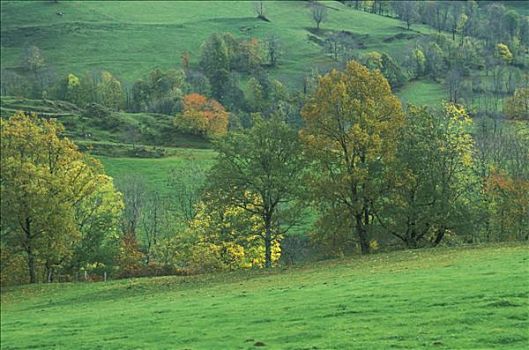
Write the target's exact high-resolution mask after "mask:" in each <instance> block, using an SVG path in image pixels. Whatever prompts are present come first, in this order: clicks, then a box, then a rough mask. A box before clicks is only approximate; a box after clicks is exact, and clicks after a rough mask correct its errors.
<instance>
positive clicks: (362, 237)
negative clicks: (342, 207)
mask: <svg viewBox="0 0 529 350" xmlns="http://www.w3.org/2000/svg"><path fill="white" fill-rule="evenodd" d="M355 219H356V233H357V234H358V241H359V242H360V250H361V251H362V254H369V240H368V239H367V229H366V227H365V225H364V224H363V222H362V214H361V213H360V214H357V215H355Z"/></svg>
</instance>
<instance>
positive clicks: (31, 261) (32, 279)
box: [23, 217, 37, 283]
mask: <svg viewBox="0 0 529 350" xmlns="http://www.w3.org/2000/svg"><path fill="white" fill-rule="evenodd" d="M23 229H24V233H25V234H26V244H25V248H26V254H27V255H28V261H27V263H28V274H29V283H37V268H36V263H35V253H34V252H33V247H32V246H31V244H32V236H31V219H30V218H29V217H27V218H26V221H25V227H23Z"/></svg>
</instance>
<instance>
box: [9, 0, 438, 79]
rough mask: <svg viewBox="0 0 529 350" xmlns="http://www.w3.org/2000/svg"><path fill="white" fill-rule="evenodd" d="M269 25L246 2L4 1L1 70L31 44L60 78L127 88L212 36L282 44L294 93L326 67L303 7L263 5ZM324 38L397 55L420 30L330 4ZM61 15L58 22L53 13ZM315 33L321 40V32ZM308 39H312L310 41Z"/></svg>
mask: <svg viewBox="0 0 529 350" xmlns="http://www.w3.org/2000/svg"><path fill="white" fill-rule="evenodd" d="M265 4H266V14H267V17H268V18H269V19H270V22H265V21H263V20H260V19H258V18H256V15H255V12H254V9H253V4H252V2H249V1H248V2H244V1H240V2H236V1H217V2H209V1H180V2H178V1H167V2H163V1H150V2H126V1H105V2H102V1H98V2H89V1H87V2H73V1H59V2H58V3H57V4H55V3H52V2H16V1H12V2H2V17H1V20H2V65H3V66H4V68H8V69H15V70H16V69H17V67H18V66H19V62H20V56H21V54H22V53H23V50H24V48H25V47H27V46H30V45H36V46H38V47H39V48H41V49H42V50H43V52H44V54H45V58H46V60H47V62H48V63H50V64H51V65H53V66H54V68H55V69H56V71H57V72H58V73H60V74H67V73H69V72H73V73H77V74H81V73H84V72H88V71H90V70H92V69H107V70H109V71H111V72H113V73H114V74H116V75H118V76H119V77H121V78H122V79H124V80H126V81H128V82H131V81H134V80H136V79H139V78H141V77H142V76H144V75H145V74H146V73H148V72H149V71H150V70H151V69H153V68H155V67H159V68H170V67H176V66H179V65H180V60H181V55H182V54H183V53H184V52H185V51H189V52H190V54H191V63H197V62H198V58H199V54H200V45H201V43H202V42H203V41H204V40H205V39H206V38H207V37H208V36H209V35H211V34H212V33H215V32H231V33H233V34H234V35H236V36H239V37H257V38H261V39H263V38H266V37H268V36H270V35H272V34H274V35H276V36H278V37H279V38H280V41H281V47H282V51H283V53H284V55H283V58H282V59H281V61H280V64H279V67H278V68H277V69H274V70H273V71H271V74H272V75H273V76H274V77H275V78H279V79H280V80H282V81H284V82H285V83H286V84H288V85H290V86H297V87H299V86H300V81H301V79H302V78H303V75H304V74H305V73H308V72H310V70H311V68H312V67H320V68H323V69H325V68H326V67H328V66H329V65H330V64H331V63H332V61H331V59H330V58H326V57H324V56H323V55H322V47H321V46H320V45H319V44H318V43H317V41H318V38H315V37H314V34H313V33H311V28H313V27H314V24H313V22H312V20H311V17H310V11H309V9H308V7H307V3H306V2H305V1H283V2H266V3H265ZM325 4H326V6H327V7H328V9H329V10H328V13H329V15H328V20H327V21H325V22H323V24H322V30H323V31H322V33H325V31H346V32H348V33H349V34H350V35H351V36H352V37H354V38H355V40H357V43H358V46H359V52H362V51H371V50H380V51H385V52H389V53H391V55H393V56H395V55H399V53H401V52H402V51H403V49H405V48H406V47H407V46H408V45H411V44H413V42H414V38H415V37H416V36H417V35H418V33H419V32H430V31H431V30H430V29H429V28H427V27H426V26H419V25H417V26H414V28H413V29H414V32H413V33H411V34H407V35H402V33H403V32H404V31H405V29H404V28H403V25H402V22H400V21H399V20H396V19H393V18H387V17H382V16H378V15H374V14H370V13H366V12H362V11H356V10H353V9H351V8H348V7H346V6H344V5H342V4H341V3H338V2H335V1H328V2H325ZM57 12H62V13H64V15H63V16H59V15H57V14H56V13H57ZM320 34H321V33H320ZM311 38H312V40H311Z"/></svg>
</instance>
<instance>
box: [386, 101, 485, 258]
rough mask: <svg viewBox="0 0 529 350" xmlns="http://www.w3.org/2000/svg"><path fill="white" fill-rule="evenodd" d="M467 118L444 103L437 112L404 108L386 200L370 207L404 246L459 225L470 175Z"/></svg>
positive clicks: (469, 122) (413, 245) (470, 143)
mask: <svg viewBox="0 0 529 350" xmlns="http://www.w3.org/2000/svg"><path fill="white" fill-rule="evenodd" d="M471 125H472V120H471V119H470V118H469V117H468V115H467V114H466V112H465V111H464V109H462V108H460V107H457V106H455V105H445V106H444V108H443V110H442V111H440V112H432V111H429V110H428V109H426V108H425V107H415V106H409V107H408V111H407V115H406V124H405V127H404V128H403V130H402V131H401V133H400V139H399V143H398V148H397V162H396V163H395V164H396V166H395V168H394V172H393V179H392V180H390V181H389V183H391V184H392V186H391V187H392V188H391V190H390V193H391V194H390V195H389V197H388V200H387V201H385V202H384V203H381V205H382V206H383V207H384V209H383V210H380V211H379V210H376V212H377V214H376V217H377V219H378V221H379V222H380V223H381V224H382V226H383V227H384V228H385V229H386V230H387V231H388V232H389V233H391V234H392V235H394V236H395V237H398V238H399V239H400V240H402V241H403V243H404V244H405V245H406V246H407V247H409V248H416V247H418V246H420V245H421V244H425V243H426V241H427V239H428V238H432V237H433V241H434V243H435V244H438V243H439V242H440V241H441V240H442V238H443V237H444V234H445V232H446V231H447V230H457V229H461V225H462V223H464V222H465V221H467V222H468V221H469V220H468V217H466V218H465V217H463V215H464V214H465V213H466V214H468V212H467V211H466V209H465V208H466V207H468V203H466V202H465V200H468V195H469V194H470V189H471V188H472V186H473V183H474V182H475V181H474V180H475V179H473V177H472V166H473V159H472V152H473V140H472V136H471V134H470V126H471Z"/></svg>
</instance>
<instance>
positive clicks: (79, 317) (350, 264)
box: [1, 245, 529, 350]
mask: <svg viewBox="0 0 529 350" xmlns="http://www.w3.org/2000/svg"><path fill="white" fill-rule="evenodd" d="M528 285H529V249H528V247H527V245H520V246H517V245H490V246H485V247H479V248H475V247H474V248H450V249H447V248H438V249H429V250H415V251H400V252H393V253H389V254H386V253H379V254H374V255H371V256H366V257H355V258H345V259H340V260H331V261H325V262H321V263H317V264H313V265H310V266H308V265H307V266H298V267H293V268H284V269H274V270H271V271H239V272H232V273H223V274H211V275H199V276H191V277H161V278H149V279H145V278H144V279H131V280H120V281H109V282H106V283H96V284H90V283H86V284H83V283H80V284H51V285H32V286H22V287H13V288H10V289H7V290H4V291H3V294H2V323H1V326H2V327H1V332H2V333H1V335H2V349H6V350H7V349H29V348H39V349H57V348H72V349H73V348H75V349H125V348H126V349H145V348H159V349H254V348H264V349H368V348H369V349H389V348H402V349H420V348H425V349H431V348H436V349H523V348H525V346H526V345H527V343H528V341H529V337H528V333H527V329H528V327H529V319H528V317H529V294H528V293H529V291H528V288H527V287H528ZM279 330H281V331H279Z"/></svg>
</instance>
